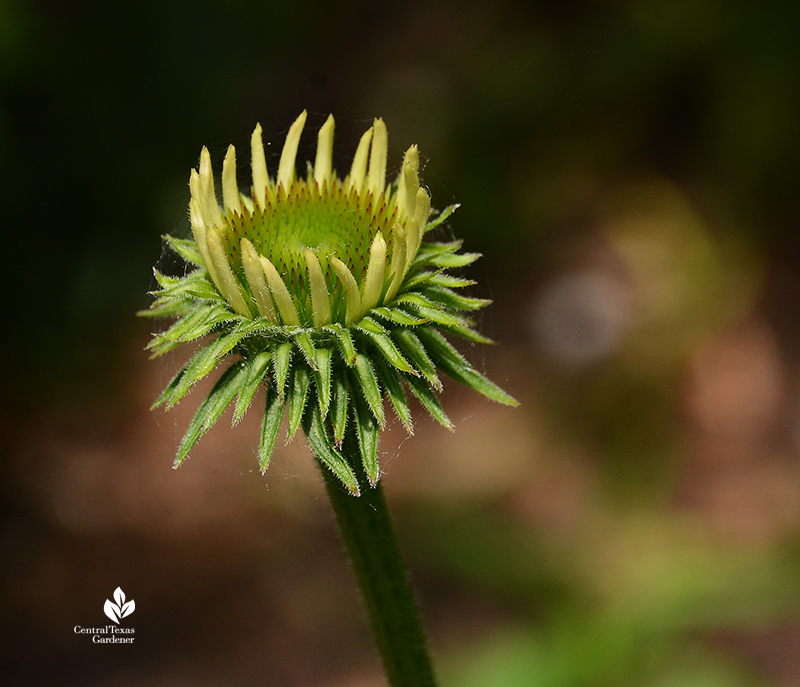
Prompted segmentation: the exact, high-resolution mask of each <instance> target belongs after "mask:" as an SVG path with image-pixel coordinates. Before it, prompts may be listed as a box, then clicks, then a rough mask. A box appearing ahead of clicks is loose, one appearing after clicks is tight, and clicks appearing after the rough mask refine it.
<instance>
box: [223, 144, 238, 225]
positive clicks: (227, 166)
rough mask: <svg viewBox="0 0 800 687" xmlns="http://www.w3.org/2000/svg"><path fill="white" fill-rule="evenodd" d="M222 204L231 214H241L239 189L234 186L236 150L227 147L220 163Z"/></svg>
mask: <svg viewBox="0 0 800 687" xmlns="http://www.w3.org/2000/svg"><path fill="white" fill-rule="evenodd" d="M222 202H223V203H225V207H226V208H228V209H229V210H232V211H233V212H236V213H238V214H240V215H241V214H242V201H241V200H240V199H239V187H238V186H237V185H236V148H234V147H233V146H232V145H231V146H228V152H227V153H226V154H225V160H224V161H223V163H222Z"/></svg>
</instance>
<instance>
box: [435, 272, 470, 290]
mask: <svg viewBox="0 0 800 687" xmlns="http://www.w3.org/2000/svg"><path fill="white" fill-rule="evenodd" d="M428 284H430V285H431V286H442V287H444V288H446V289H463V288H464V287H466V286H474V285H475V284H476V282H475V281H473V280H472V279H461V277H454V276H453V275H452V274H447V273H445V272H440V273H438V274H433V275H431V278H430V279H428Z"/></svg>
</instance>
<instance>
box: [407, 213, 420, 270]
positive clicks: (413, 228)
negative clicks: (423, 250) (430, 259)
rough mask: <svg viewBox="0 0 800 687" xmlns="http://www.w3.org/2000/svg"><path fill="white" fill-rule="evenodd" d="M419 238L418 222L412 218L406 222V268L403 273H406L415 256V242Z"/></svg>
mask: <svg viewBox="0 0 800 687" xmlns="http://www.w3.org/2000/svg"><path fill="white" fill-rule="evenodd" d="M418 237H419V222H417V218H416V217H412V218H411V219H409V220H408V221H407V222H406V266H405V270H404V272H408V268H409V267H411V263H412V262H414V258H415V257H416V255H417V240H418Z"/></svg>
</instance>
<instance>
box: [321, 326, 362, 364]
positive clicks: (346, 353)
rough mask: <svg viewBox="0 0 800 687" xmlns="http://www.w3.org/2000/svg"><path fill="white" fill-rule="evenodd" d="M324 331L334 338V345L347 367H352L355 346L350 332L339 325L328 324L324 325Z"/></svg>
mask: <svg viewBox="0 0 800 687" xmlns="http://www.w3.org/2000/svg"><path fill="white" fill-rule="evenodd" d="M324 329H325V331H327V332H330V333H331V334H333V335H334V337H335V339H336V345H337V346H338V347H339V352H340V353H341V354H342V359H343V360H344V362H345V364H347V366H348V367H353V365H355V363H356V347H355V345H354V344H353V337H352V336H350V332H349V331H348V330H347V329H345V328H344V327H342V326H341V325H338V324H336V325H330V326H328V327H324Z"/></svg>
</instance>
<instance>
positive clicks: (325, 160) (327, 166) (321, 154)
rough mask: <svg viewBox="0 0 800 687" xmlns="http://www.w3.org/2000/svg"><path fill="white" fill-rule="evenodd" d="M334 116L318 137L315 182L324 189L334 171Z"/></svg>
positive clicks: (329, 118) (331, 116)
mask: <svg viewBox="0 0 800 687" xmlns="http://www.w3.org/2000/svg"><path fill="white" fill-rule="evenodd" d="M333 127H334V122H333V115H328V119H326V120H325V123H324V124H323V125H322V128H321V129H320V130H319V135H318V136H317V157H316V160H314V181H316V182H317V185H318V186H319V187H320V188H322V187H323V186H325V184H327V183H328V182H329V181H330V178H331V172H332V171H333Z"/></svg>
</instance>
